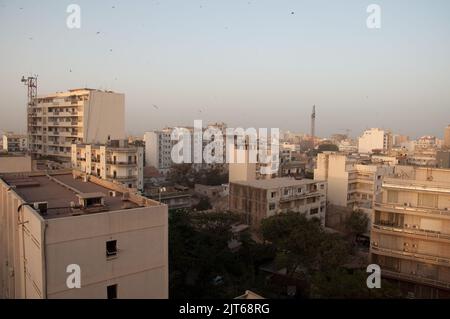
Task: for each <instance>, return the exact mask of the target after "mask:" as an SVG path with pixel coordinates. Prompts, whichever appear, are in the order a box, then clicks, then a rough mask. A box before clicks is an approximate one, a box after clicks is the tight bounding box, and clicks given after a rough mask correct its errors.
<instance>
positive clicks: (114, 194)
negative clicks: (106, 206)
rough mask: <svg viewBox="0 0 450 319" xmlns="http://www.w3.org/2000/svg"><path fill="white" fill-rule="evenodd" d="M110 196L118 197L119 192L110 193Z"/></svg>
mask: <svg viewBox="0 0 450 319" xmlns="http://www.w3.org/2000/svg"><path fill="white" fill-rule="evenodd" d="M109 196H110V197H117V192H116V191H109Z"/></svg>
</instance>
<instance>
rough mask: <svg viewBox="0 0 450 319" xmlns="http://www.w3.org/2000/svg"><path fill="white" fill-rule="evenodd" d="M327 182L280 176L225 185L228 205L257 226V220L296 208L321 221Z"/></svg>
mask: <svg viewBox="0 0 450 319" xmlns="http://www.w3.org/2000/svg"><path fill="white" fill-rule="evenodd" d="M326 194H327V183H326V182H325V181H318V180H310V179H302V180H296V179H294V178H288V177H281V178H273V179H268V180H253V181H236V182H232V183H230V187H229V209H230V211H232V212H236V213H241V214H246V215H247V224H249V225H251V226H253V227H256V228H258V227H259V225H260V223H261V220H263V219H264V218H267V217H271V216H274V215H277V214H281V213H287V212H298V213H303V214H305V215H306V217H307V218H318V219H320V220H321V222H322V224H324V223H325V214H326V200H327V199H326Z"/></svg>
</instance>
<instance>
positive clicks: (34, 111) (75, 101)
mask: <svg viewBox="0 0 450 319" xmlns="http://www.w3.org/2000/svg"><path fill="white" fill-rule="evenodd" d="M28 111H29V112H30V114H31V121H30V126H29V127H28V136H29V148H30V151H31V152H32V154H33V155H35V156H51V157H54V158H57V159H58V160H60V161H64V162H70V159H71V146H72V144H74V143H88V144H91V143H106V142H107V141H108V140H109V139H125V95H124V94H118V93H113V92H110V91H99V90H93V89H76V90H70V91H68V92H64V93H56V94H51V95H46V96H40V97H38V98H37V101H36V106H34V107H31V108H30V109H29V110H28Z"/></svg>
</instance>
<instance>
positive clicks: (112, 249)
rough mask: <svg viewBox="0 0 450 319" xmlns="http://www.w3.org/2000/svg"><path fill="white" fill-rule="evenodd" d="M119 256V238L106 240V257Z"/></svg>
mask: <svg viewBox="0 0 450 319" xmlns="http://www.w3.org/2000/svg"><path fill="white" fill-rule="evenodd" d="M112 256H117V240H110V241H107V242H106V257H112Z"/></svg>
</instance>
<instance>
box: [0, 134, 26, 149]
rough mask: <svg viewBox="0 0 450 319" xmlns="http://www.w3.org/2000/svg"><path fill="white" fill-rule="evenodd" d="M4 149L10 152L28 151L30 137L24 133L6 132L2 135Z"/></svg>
mask: <svg viewBox="0 0 450 319" xmlns="http://www.w3.org/2000/svg"><path fill="white" fill-rule="evenodd" d="M2 140H3V144H2V145H3V150H4V151H6V152H10V153H18V152H26V151H27V150H28V137H27V136H26V135H22V134H14V133H6V134H3V136H2Z"/></svg>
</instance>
